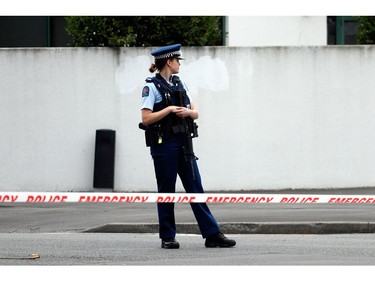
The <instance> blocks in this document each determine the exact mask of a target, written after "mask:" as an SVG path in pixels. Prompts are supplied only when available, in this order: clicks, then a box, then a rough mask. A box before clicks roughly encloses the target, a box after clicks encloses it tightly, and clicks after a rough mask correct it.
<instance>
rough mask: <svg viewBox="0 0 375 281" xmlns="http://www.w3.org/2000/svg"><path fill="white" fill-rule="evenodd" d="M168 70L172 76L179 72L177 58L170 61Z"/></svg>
mask: <svg viewBox="0 0 375 281" xmlns="http://www.w3.org/2000/svg"><path fill="white" fill-rule="evenodd" d="M170 68H171V71H172V74H176V73H178V72H179V71H180V60H179V59H177V58H174V59H172V60H171V61H170Z"/></svg>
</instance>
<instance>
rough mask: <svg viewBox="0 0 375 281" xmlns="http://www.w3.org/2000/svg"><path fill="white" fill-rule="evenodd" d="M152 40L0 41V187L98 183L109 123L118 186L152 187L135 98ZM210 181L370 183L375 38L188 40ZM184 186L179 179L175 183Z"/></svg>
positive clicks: (203, 165) (186, 71) (186, 65)
mask: <svg viewBox="0 0 375 281" xmlns="http://www.w3.org/2000/svg"><path fill="white" fill-rule="evenodd" d="M150 51H151V48H119V49H111V48H45V49H43V48H42V49H0V81H1V82H0V95H1V103H0V129H1V134H0V144H1V145H0V157H1V161H0V171H1V176H0V190H5V191H18V190H27V191H90V190H93V167H94V150H95V147H94V145H95V131H96V130H97V129H103V128H105V129H113V130H116V171H115V190H116V191H124V192H127V191H129V192H130V191H152V192H154V191H156V187H155V179H154V171H153V166H152V160H151V157H150V155H149V151H148V148H146V147H145V143H144V136H143V131H141V130H139V129H138V122H139V121H140V99H141V90H142V87H143V83H144V79H145V77H146V76H148V75H149V73H148V67H149V65H150V63H151V59H152V58H151V56H150ZM183 53H184V56H185V57H186V58H187V60H186V61H184V62H183V63H182V66H181V73H180V76H181V78H182V79H184V80H185V82H186V83H187V84H188V86H189V88H190V90H191V94H192V97H193V99H195V100H196V101H197V103H198V105H199V107H200V119H198V125H199V137H198V138H197V139H195V140H194V147H195V152H196V154H197V156H198V157H199V160H198V164H199V166H200V169H201V173H202V180H203V184H204V186H205V189H206V191H221V190H233V191H236V190H250V189H252V190H256V189H280V188H322V187H332V188H335V187H360V186H361V187H362V186H373V185H374V184H375V173H374V168H373V164H374V159H375V150H374V143H375V118H374V117H375V115H374V108H375V95H374V91H373V89H374V88H375V79H373V77H375V68H374V61H375V47H373V46H332V47H328V46H325V47H265V48H260V47H187V48H184V49H183ZM179 188H181V186H179Z"/></svg>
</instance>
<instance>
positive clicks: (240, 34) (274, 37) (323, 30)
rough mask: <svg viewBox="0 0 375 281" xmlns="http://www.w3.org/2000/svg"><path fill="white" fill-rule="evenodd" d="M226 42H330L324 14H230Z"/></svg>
mask: <svg viewBox="0 0 375 281" xmlns="http://www.w3.org/2000/svg"><path fill="white" fill-rule="evenodd" d="M227 32H228V37H227V44H226V45H227V46H308V45H327V17H325V16H266V17H265V16H229V17H227Z"/></svg>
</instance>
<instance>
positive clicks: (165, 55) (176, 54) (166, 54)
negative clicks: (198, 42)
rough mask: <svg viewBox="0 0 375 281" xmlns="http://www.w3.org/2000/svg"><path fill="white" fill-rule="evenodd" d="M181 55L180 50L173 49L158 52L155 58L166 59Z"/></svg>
mask: <svg viewBox="0 0 375 281" xmlns="http://www.w3.org/2000/svg"><path fill="white" fill-rule="evenodd" d="M179 56H181V51H180V50H178V51H173V52H169V53H165V54H160V55H158V56H155V59H168V58H173V57H179Z"/></svg>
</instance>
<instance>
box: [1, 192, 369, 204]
mask: <svg viewBox="0 0 375 281" xmlns="http://www.w3.org/2000/svg"><path fill="white" fill-rule="evenodd" d="M0 203H242V204H259V203H263V204H264V203H284V204H315V203H328V204H375V195H315V194H314V195H312V194H245V193H240V194H238V193H105V192H69V193H68V192H0Z"/></svg>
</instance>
